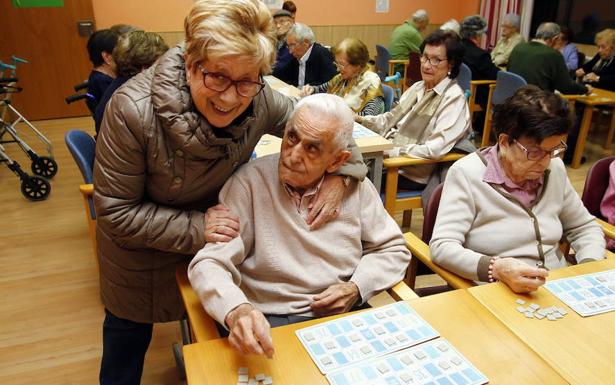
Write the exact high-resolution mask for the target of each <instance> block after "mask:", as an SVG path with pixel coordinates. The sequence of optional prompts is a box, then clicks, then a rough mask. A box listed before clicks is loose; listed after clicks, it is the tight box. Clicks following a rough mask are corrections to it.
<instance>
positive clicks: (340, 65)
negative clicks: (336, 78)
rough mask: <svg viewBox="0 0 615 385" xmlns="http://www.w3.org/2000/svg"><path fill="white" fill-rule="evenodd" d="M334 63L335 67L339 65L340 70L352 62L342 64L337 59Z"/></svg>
mask: <svg viewBox="0 0 615 385" xmlns="http://www.w3.org/2000/svg"><path fill="white" fill-rule="evenodd" d="M333 64H335V67H337V69H338V70H343V69H344V68H346V67H348V66H349V65H350V64H348V63H347V64H340V63H338V62H336V61H334V62H333Z"/></svg>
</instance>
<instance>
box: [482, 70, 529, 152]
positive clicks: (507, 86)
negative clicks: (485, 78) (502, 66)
mask: <svg viewBox="0 0 615 385" xmlns="http://www.w3.org/2000/svg"><path fill="white" fill-rule="evenodd" d="M524 85H527V82H526V81H525V79H524V78H522V77H521V76H519V75H517V74H514V73H512V72H506V71H499V72H498V76H497V78H496V80H495V84H492V85H490V86H489V99H487V112H486V113H485V127H484V128H483V139H482V141H481V147H484V146H487V145H489V137H490V135H491V120H492V115H493V107H494V106H496V105H498V104H502V103H504V102H505V101H506V99H508V98H510V97H511V96H513V94H514V93H515V92H516V91H517V90H518V89H519V88H521V87H523V86H524Z"/></svg>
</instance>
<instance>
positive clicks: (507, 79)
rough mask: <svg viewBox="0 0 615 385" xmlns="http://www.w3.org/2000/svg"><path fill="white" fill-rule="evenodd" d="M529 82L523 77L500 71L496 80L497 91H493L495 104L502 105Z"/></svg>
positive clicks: (492, 100)
mask: <svg viewBox="0 0 615 385" xmlns="http://www.w3.org/2000/svg"><path fill="white" fill-rule="evenodd" d="M526 84H527V82H526V81H525V79H524V78H522V77H521V76H519V75H517V74H514V73H512V72H507V71H498V76H497V78H496V79H495V90H493V98H492V99H491V102H492V103H493V104H502V103H504V101H505V100H506V99H508V98H510V97H511V96H513V94H514V93H515V91H517V90H518V89H519V88H521V87H523V86H524V85H526Z"/></svg>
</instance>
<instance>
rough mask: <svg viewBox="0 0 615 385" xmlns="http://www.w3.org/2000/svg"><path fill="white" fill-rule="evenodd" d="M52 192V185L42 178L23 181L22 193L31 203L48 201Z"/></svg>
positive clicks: (33, 177) (31, 177)
mask: <svg viewBox="0 0 615 385" xmlns="http://www.w3.org/2000/svg"><path fill="white" fill-rule="evenodd" d="M50 192H51V185H50V184H49V182H47V181H46V180H45V179H43V178H41V177H40V176H30V177H26V178H24V179H23V180H22V181H21V193H22V194H23V195H24V196H25V197H26V198H28V199H30V200H31V201H42V200H45V199H47V197H48V196H49V193H50Z"/></svg>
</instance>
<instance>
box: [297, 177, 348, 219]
mask: <svg viewBox="0 0 615 385" xmlns="http://www.w3.org/2000/svg"><path fill="white" fill-rule="evenodd" d="M345 191H346V186H345V185H344V177H342V176H338V175H326V176H325V180H323V181H322V185H321V186H320V190H319V191H318V194H317V195H316V196H315V197H314V198H313V199H312V202H310V204H309V206H308V210H309V212H308V217H307V224H308V225H310V230H316V229H318V228H320V227H321V226H322V225H324V224H325V223H327V222H330V221H332V220H334V219H335V218H337V216H338V215H339V213H340V207H341V206H342V199H343V198H344V192H345Z"/></svg>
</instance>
